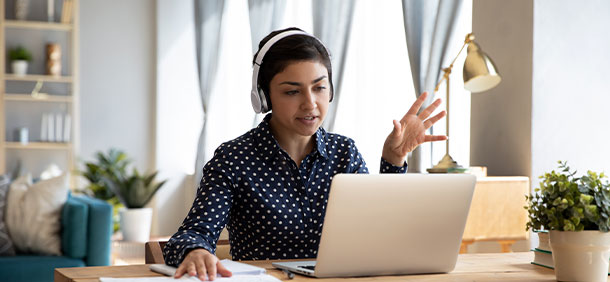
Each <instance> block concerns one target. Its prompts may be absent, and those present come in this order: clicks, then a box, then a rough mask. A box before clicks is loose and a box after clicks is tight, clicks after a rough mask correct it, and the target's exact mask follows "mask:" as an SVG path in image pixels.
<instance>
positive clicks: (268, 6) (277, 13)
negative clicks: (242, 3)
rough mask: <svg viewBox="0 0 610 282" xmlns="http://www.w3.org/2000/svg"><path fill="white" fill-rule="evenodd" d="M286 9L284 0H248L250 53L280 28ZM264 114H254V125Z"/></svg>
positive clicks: (254, 125) (254, 51)
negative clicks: (268, 35)
mask: <svg viewBox="0 0 610 282" xmlns="http://www.w3.org/2000/svg"><path fill="white" fill-rule="evenodd" d="M285 10H286V0H248V11H249V14H250V35H251V38H252V55H254V53H256V51H258V43H259V42H260V41H261V40H262V39H263V38H264V37H265V36H267V34H269V33H270V32H272V31H274V30H277V29H280V27H281V25H282V21H283V19H284V12H285ZM263 117H265V115H259V114H255V115H254V122H253V123H252V126H253V127H256V126H257V125H258V124H259V123H260V122H261V120H262V119H263Z"/></svg>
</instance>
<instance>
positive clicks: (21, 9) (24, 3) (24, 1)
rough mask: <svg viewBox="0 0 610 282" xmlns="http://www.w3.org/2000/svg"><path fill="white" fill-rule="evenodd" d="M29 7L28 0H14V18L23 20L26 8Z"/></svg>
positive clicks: (26, 12)
mask: <svg viewBox="0 0 610 282" xmlns="http://www.w3.org/2000/svg"><path fill="white" fill-rule="evenodd" d="M29 9H30V0H16V1H15V19H17V20H20V21H25V20H26V18H27V16H28V10H29Z"/></svg>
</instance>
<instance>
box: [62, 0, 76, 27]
mask: <svg viewBox="0 0 610 282" xmlns="http://www.w3.org/2000/svg"><path fill="white" fill-rule="evenodd" d="M73 7H74V2H73V1H72V0H64V3H63V7H62V9H61V23H65V24H67V23H70V22H71V21H72V9H73Z"/></svg>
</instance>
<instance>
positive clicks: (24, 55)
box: [8, 46, 32, 75]
mask: <svg viewBox="0 0 610 282" xmlns="http://www.w3.org/2000/svg"><path fill="white" fill-rule="evenodd" d="M8 57H9V59H10V60H11V66H12V69H13V73H14V74H15V75H25V74H26V73H27V70H28V62H30V61H31V60H32V54H31V53H30V51H28V50H27V49H25V48H24V47H23V46H18V47H17V48H14V49H11V50H10V51H9V52H8Z"/></svg>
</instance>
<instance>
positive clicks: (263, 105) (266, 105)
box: [258, 89, 271, 113]
mask: <svg viewBox="0 0 610 282" xmlns="http://www.w3.org/2000/svg"><path fill="white" fill-rule="evenodd" d="M258 97H260V101H261V111H260V112H261V113H266V112H268V111H269V110H271V109H270V108H269V101H267V95H265V92H264V91H263V90H262V89H259V90H258Z"/></svg>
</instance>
